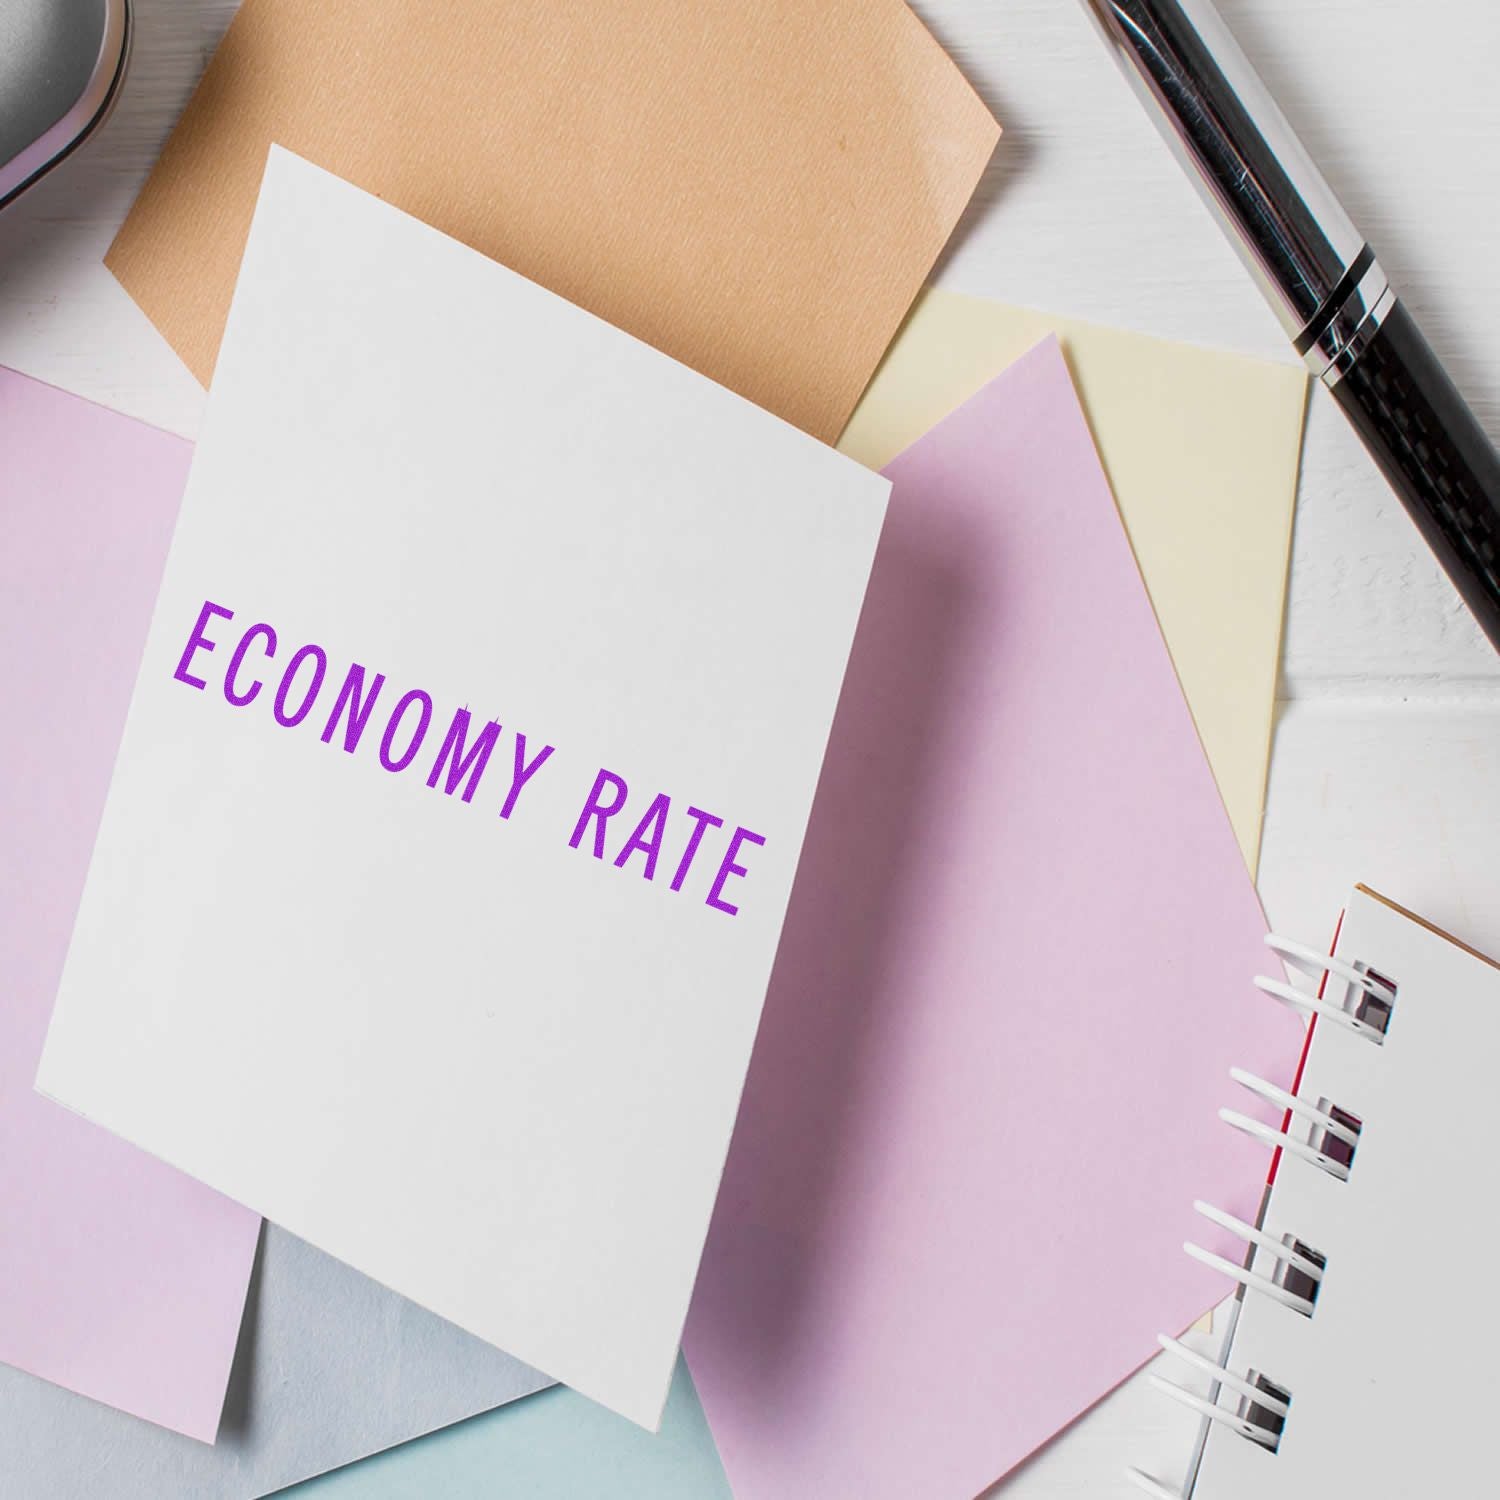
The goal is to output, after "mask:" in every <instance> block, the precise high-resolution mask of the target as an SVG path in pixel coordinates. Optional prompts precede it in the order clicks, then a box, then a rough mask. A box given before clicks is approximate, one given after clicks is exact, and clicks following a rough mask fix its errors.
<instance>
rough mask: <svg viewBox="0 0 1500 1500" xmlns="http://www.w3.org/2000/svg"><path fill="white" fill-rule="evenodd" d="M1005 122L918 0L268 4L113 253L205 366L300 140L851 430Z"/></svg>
mask: <svg viewBox="0 0 1500 1500" xmlns="http://www.w3.org/2000/svg"><path fill="white" fill-rule="evenodd" d="M998 135H999V127H998V126H997V125H996V124H995V122H994V120H993V119H991V117H990V114H989V112H988V110H987V109H986V108H985V106H984V105H983V103H982V102H981V101H980V100H979V98H978V97H977V96H976V95H975V94H974V92H973V91H972V90H971V89H970V87H969V86H968V84H967V83H966V82H965V81H964V79H963V78H962V76H961V75H960V74H959V72H958V70H957V69H956V68H955V67H954V66H953V64H952V63H951V62H950V61H949V59H948V58H947V56H946V55H945V54H944V52H943V51H942V49H941V48H940V47H939V46H938V45H937V43H936V42H935V41H934V40H933V39H932V37H931V36H930V35H929V34H928V33H927V31H926V30H925V29H924V28H923V27H922V25H921V23H920V22H919V21H918V20H917V19H916V17H915V16H913V15H912V13H911V12H910V11H909V10H908V9H907V7H906V6H905V4H903V3H901V0H443V3H442V4H418V3H415V0H245V4H244V6H243V8H242V9H241V10H240V13H239V15H238V16H237V17H236V19H235V21H234V23H233V25H232V26H231V27H230V28H229V31H228V33H227V35H226V36H225V38H224V41H223V43H222V44H221V46H220V47H219V50H218V52H217V53H216V54H215V55H214V58H213V61H212V62H211V63H210V64H209V67H208V71H207V72H206V73H205V74H204V77H203V81H202V82H201V84H200V85H199V87H198V90H197V92H196V93H195V94H194V96H193V98H192V100H191V101H190V103H189V104H188V107H187V109H186V111H185V112H184V114H183V116H182V119H181V121H180V122H179V123H178V126H177V128H176V130H175V131H174V132H173V134H172V136H171V138H170V140H169V141H168V142H167V146H166V149H165V150H164V151H163V153H162V156H161V159H160V161H159V162H158V163H157V165H156V168H155V170H154V171H153V172H152V174H151V177H150V178H149V180H148V181H147V183H146V186H145V188H144V190H143V191H142V193H141V196H140V198H139V199H138V200H137V201H136V204H135V206H134V208H133V209H132V210H131V212H130V216H129V217H128V218H127V220H126V221H125V225H124V227H123V228H122V229H121V231H120V233H119V236H118V237H117V238H116V240H115V242H114V244H113V246H112V247H111V249H110V251H109V255H108V257H107V263H108V265H109V267H110V269H111V270H113V271H114V273H115V275H116V276H117V277H118V278H119V279H120V281H121V282H122V283H123V285H124V286H125V289H126V290H127V291H128V292H129V293H130V294H131V296H132V297H134V298H135V300H136V301H137V302H138V303H139V304H140V305H141V307H142V308H143V309H144V310H145V312H146V313H147V315H148V316H149V317H150V318H151V319H152V321H153V322H154V323H155V324H156V325H157V327H158V328H159V329H160V330H161V331H162V333H163V334H164V335H165V336H166V338H167V340H168V342H169V343H170V344H171V345H172V347H173V348H174V349H176V351H177V352H178V353H179V354H180V355H181V356H182V358H183V360H184V361H185V362H186V363H187V365H188V367H189V368H190V369H191V370H192V371H193V373H194V374H195V375H196V376H197V377H198V379H199V380H200V381H202V382H203V383H204V384H207V383H208V380H209V377H210V375H211V374H212V372H213V366H214V360H215V358H216V356H217V353H218V347H219V337H220V334H221V332H222V330H223V325H224V319H225V316H226V314H227V312H228V309H229V299H230V295H231V293H232V291H233V288H234V282H235V276H236V274H237V271H238V268H239V260H240V253H241V250H242V249H243V247H244V242H245V236H246V233H247V232H248V229H249V225H250V215H251V210H252V209H253V207H254V204H255V196H256V192H257V189H258V187H259V184H260V177H261V172H262V169H263V168H264V166H265V159H266V152H267V149H268V147H269V146H270V145H271V143H272V142H273V141H274V142H278V143H279V144H281V145H284V146H287V147H289V148H290V149H291V150H293V151H295V152H297V153H299V154H300V155H302V156H305V157H308V158H309V159H311V160H312V161H314V162H316V163H318V164H319V165H321V166H324V167H326V168H328V169H329V170H331V171H333V172H336V173H338V175H339V176H341V177H344V178H347V179H348V180H349V181H351V182H353V183H355V184H357V185H358V186H360V187H363V188H366V189H368V190H370V191H372V192H374V193H377V194H379V195H380V196H381V197H383V198H386V199H388V200H389V201H391V202H393V203H395V204H397V205H398V206H399V207H401V208H404V209H407V210H409V211H410V212H411V213H413V214H415V215H416V216H417V217H419V218H421V219H425V220H426V221H428V222H429V223H431V224H433V225H435V226H436V227H437V228H439V229H441V230H444V231H445V232H446V233H448V234H451V235H454V236H456V237H457V238H458V239H460V240H463V241H464V242H466V243H467V244H470V245H472V246H474V247H475V248H476V249H478V250H481V251H483V252H484V253H485V254H486V255H489V256H492V257H494V258H495V259H496V260H499V261H501V262H503V263H504V264H505V265H508V266H510V267H512V268H513V269H515V270H517V271H520V272H521V273H522V274H523V275H525V276H528V277H530V278H532V279H533V280H535V281H539V282H541V283H542V284H543V285H544V286H547V287H549V288H551V289H552V290H553V291H555V292H558V293H560V294H561V295H563V296H565V297H567V298H569V299H570V300H572V301H574V302H577V303H580V304H581V305H582V306H584V307H586V308H588V309H589V310H590V311H592V312H595V313H597V314H598V315H599V316H600V317H602V318H605V319H607V320H608V321H610V322H611V323H615V324H617V325H618V326H620V327H622V328H624V329H627V330H628V331H629V332H631V333H634V334H637V335H638V336H639V337H641V338H643V339H645V340H647V341H648V342H650V343H652V344H655V345H656V346H657V347H658V348H660V349H663V350H665V351H666V352H667V353H668V354H671V355H674V356H675V357H676V358H678V359H680V360H682V361H683V362H684V363H686V364H689V365H692V366H693V367H695V368H696V369H698V370H700V371H702V372H703V373H705V374H707V375H710V376H712V377H713V378H714V379H716V380H718V381H720V382H721V383H723V384H724V385H727V386H729V387H730V388H731V389H733V390H735V391H738V392H740V393H741V394H742V395H744V396H747V397H749V398H750V399H751V400H752V401H755V402H756V403H758V404H759V405H761V406H765V407H768V408H769V409H770V410H772V411H774V412H777V413H778V414H780V415H781V416H783V417H785V418H786V419H787V420H788V421H790V422H793V423H795V424H796V425H797V426H799V427H802V428H805V429H806V430H807V431H809V432H811V433H813V434H815V435H816V436H818V437H821V438H823V439H825V440H828V441H832V440H833V439H834V438H836V437H837V436H838V434H839V430H840V429H841V428H842V427H843V425H844V422H845V419H846V418H847V417H848V415H849V413H850V411H851V410H852V409H853V407H854V403H855V401H856V400H857V399H858V397H859V394H860V391H861V390H862V389H863V388H864V385H865V382H866V381H867V380H868V379H869V377H870V375H871V373H872V372H873V371H874V369H875V365H876V363H877V362H878V361H879V359H880V356H881V353H882V352H883V351H884V349H885V347H886V345H887V344H888V343H889V342H890V339H891V337H892V336H893V335H894V334H895V332H896V329H897V327H898V326H899V324H900V321H901V318H902V315H903V314H904V313H905V311H906V309H907V307H908V306H909V304H910V303H911V300H912V298H913V297H914V296H915V295H916V293H917V290H918V288H919V287H920V286H921V283H922V280H923V278H924V276H925V275H926V273H927V271H928V270H929V269H930V267H931V266H932V263H933V261H934V260H935V259H936V257H937V255H938V252H939V250H940V249H941V248H942V246H943V243H944V242H945V241H946V240H947V238H948V236H949V234H950V232H951V231H952V229H953V226H954V224H955V223H956V221H957V219H958V217H959V214H960V213H961V212H962V210H963V207H964V205H965V203H966V202H967V201H968V199H969V196H970V194H971V193H972V191H973V189H974V186H975V183H976V182H977V181H978V178H979V174H980V172H981V171H982V170H983V167H984V164H985V162H986V160H987V159H988V158H989V155H990V153H991V151H992V150H993V148H994V145H995V141H996V139H997V137H998ZM353 269H354V268H352V267H351V270H353Z"/></svg>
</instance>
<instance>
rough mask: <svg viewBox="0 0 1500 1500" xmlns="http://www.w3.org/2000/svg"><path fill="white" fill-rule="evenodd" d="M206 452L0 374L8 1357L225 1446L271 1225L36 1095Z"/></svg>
mask: <svg viewBox="0 0 1500 1500" xmlns="http://www.w3.org/2000/svg"><path fill="white" fill-rule="evenodd" d="M191 453H192V449H191V447H190V445H189V444H187V443H185V442H183V441H182V440H181V439H180V438H175V437H171V436H170V435H168V434H167V433H164V432H158V431H157V430H155V429H154V428H150V427H145V426H142V425H141V424H140V423H138V422H132V421H130V420H128V419H127V418H125V417H121V416H119V415H117V414H116V413H114V412H110V411H106V410H105V409H104V408H102V407H99V406H94V405H92V404H90V403H89V402H86V401H81V400H79V399H78V398H77V397H75V396H69V395H67V394H65V393H64V392H62V391H58V390H54V389H53V388H52V387H50V386H45V385H41V384H38V383H37V382H36V381H33V380H29V379H27V378H26V377H25V376H22V375H18V374H16V373H15V372H14V371H10V370H4V369H0V642H3V646H0V719H3V722H4V725H5V732H4V733H3V734H0V1360H4V1361H5V1362H6V1363H7V1364H12V1365H16V1366H18V1367H19V1368H21V1369H23V1370H27V1371H30V1372H31V1373H32V1374H35V1375H40V1376H42V1377H44V1378H45V1379H47V1380H51V1381H55V1382H56V1383H57V1384H59V1385H63V1386H67V1387H68V1388H69V1389H70V1390H74V1391H78V1392H81V1393H82V1394H83V1395H86V1396H92V1397H94V1398H95V1399H97V1400H99V1401H105V1402H108V1403H109V1405H111V1406H116V1407H119V1408H120V1409H121V1410H123V1411H127V1412H131V1413H134V1414H135V1415H136V1416H140V1417H145V1418H147V1419H149V1420H150V1421H153V1422H158V1423H160V1424H161V1425H162V1426H164V1427H171V1428H174V1429H176V1430H177V1431H179V1432H183V1433H187V1434H188V1435H190V1436H192V1437H195V1438H201V1439H203V1440H204V1441H207V1442H212V1441H213V1439H214V1435H215V1432H216V1431H217V1429H218V1425H219V1412H220V1408H221V1407H222V1405H223V1402H224V1391H225V1387H226V1385H227V1383H228V1379H229V1367H230V1363H231V1361H232V1359H233V1357H234V1348H235V1340H236V1337H237V1335H238V1330H239V1324H240V1315H241V1312H242V1311H243V1308H244V1302H245V1289H246V1286H247V1284H248V1281H249V1276H250V1265H251V1261H252V1259H253V1257H254V1254H255V1242H256V1236H257V1234H258V1233H259V1228H260V1220H259V1219H258V1218H257V1217H256V1216H255V1215H254V1214H251V1213H250V1212H248V1211H247V1210H245V1209H243V1208H240V1207H239V1206H238V1205H237V1204H234V1203H231V1202H230V1201H229V1200H228V1199H227V1198H223V1197H221V1196H220V1195H219V1194H217V1193H214V1192H211V1191H210V1190H209V1189H208V1188H205V1187H203V1186H201V1185H200V1184H198V1183H196V1182H193V1181H192V1180H191V1179H189V1178H187V1177H184V1176H183V1175H182V1174H181V1173H179V1172H176V1171H173V1170H172V1169H171V1168H169V1167H166V1166H163V1165H162V1164H161V1163H160V1162H158V1161H156V1160H154V1159H153V1158H151V1157H148V1156H146V1155H144V1154H143V1153H142V1152H139V1151H137V1150H135V1149H134V1148H132V1147H130V1146H127V1145H126V1144H125V1143H124V1142H123V1141H120V1140H117V1139H116V1138H115V1137H114V1136H111V1135H108V1134H106V1133H105V1132H104V1131H102V1130H99V1129H97V1128H95V1127H94V1126H92V1125H90V1124H89V1123H88V1122H87V1121H85V1120H82V1119H80V1118H79V1117H78V1116H77V1115H74V1114H71V1113H69V1112H68V1111H67V1110H65V1109H63V1108H61V1107H60V1106H59V1105H56V1104H53V1103H51V1102H50V1101H49V1100H46V1099H43V1098H42V1097H41V1096H40V1095H38V1094H37V1093H35V1092H34V1091H33V1088H32V1081H33V1078H34V1076H35V1074H36V1066H37V1058H38V1057H39V1055H40V1053H41V1048H42V1039H43V1037H44V1036H45V1034H46V1030H47V1021H48V1018H49V1016H50V1015H51V1012H52V1002H53V998H54V996H55V993H56V989H57V982H58V976H59V974H60V972H61V969H62V963H63V957H64V954H65V953H66V951H67V945H68V939H69V935H70V933H71V930H72V925H73V917H74V913H75V911H76V910H77V906H78V900H79V897H80V895H81V894H82V891H83V881H84V875H85V873H86V871H87V869H88V863H89V856H90V854H91V852H92V849H93V842H94V833H95V830H96V828H97V826H98V822H99V817H100V814H101V812H102V811H103V808H104V796H105V792H106V790H107V789H108V786H109V778H110V771H111V768H112V766H113V764H114V758H115V751H116V749H117V747H118V742H119V736H120V729H121V726H122V725H123V724H124V722H125V709H126V705H127V704H128V702H129V700H130V690H131V684H132V683H133V682H134V680H135V673H136V668H137V666H138V665H139V661H140V654H141V646H142V643H143V641H144V640H145V636H146V624H147V621H148V620H149V618H150V615H151V607H152V604H153V602H154V600H155V598H156V589H157V585H158V583H159V582H160V579H161V570H162V560H163V559H164V557H165V556H166V551H167V540H168V538H169V537H170V535H171V532H172V525H173V522H174V520H175V518H176V515H177V504H178V501H179V499H180V498H181V496H182V488H183V483H184V481H185V479H186V477H187V469H188V460H189V458H190V456H191ZM101 1482H102V1481H101ZM0 1487H3V1486H0Z"/></svg>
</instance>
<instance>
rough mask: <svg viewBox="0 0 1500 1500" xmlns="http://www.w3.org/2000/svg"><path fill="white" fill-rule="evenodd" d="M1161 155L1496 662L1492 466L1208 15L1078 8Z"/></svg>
mask: <svg viewBox="0 0 1500 1500" xmlns="http://www.w3.org/2000/svg"><path fill="white" fill-rule="evenodd" d="M1087 4H1088V6H1089V8H1090V9H1091V10H1092V12H1093V14H1094V17H1095V19H1096V20H1097V21H1098V23H1099V25H1100V27H1101V28H1102V30H1103V32H1104V35H1105V37H1106V39H1107V40H1108V42H1109V44H1110V47H1111V49H1112V50H1113V51H1114V52H1115V54H1116V56H1117V58H1118V60H1119V61H1120V63H1121V65H1122V67H1123V68H1124V70H1125V74H1126V76H1127V77H1128V78H1129V80H1130V81H1131V83H1132V84H1133V85H1134V87H1135V89H1136V92H1137V93H1138V94H1139V95H1140V96H1141V98H1142V99H1143V100H1144V101H1145V103H1146V105H1147V107H1148V110H1149V111H1150V113H1151V114H1152V116H1153V117H1154V118H1155V120H1156V122H1157V125H1158V126H1159V128H1160V129H1161V132H1162V134H1163V135H1164V136H1165V137H1166V139H1167V143H1168V144H1169V145H1170V146H1171V147H1172V149H1173V151H1174V153H1175V154H1176V155H1177V157H1178V159H1179V160H1180V161H1182V162H1183V164H1184V165H1185V166H1186V167H1187V168H1188V169H1189V171H1190V173H1191V175H1192V176H1193V177H1194V178H1195V180H1196V181H1197V182H1198V184H1199V187H1200V188H1201V190H1202V192H1203V196H1204V198H1205V199H1206V200H1207V202H1208V204H1209V206H1210V208H1212V209H1213V211H1214V214H1215V216H1216V217H1217V218H1218V220H1219V222H1220V225H1221V227H1222V228H1223V229H1224V231H1225V233H1226V234H1227V235H1228V236H1229V239H1230V240H1231V242H1232V243H1233V244H1234V247H1235V249H1236V250H1238V251H1239V254H1240V258H1241V259H1242V260H1243V261H1244V262H1245V264H1246V266H1247V267H1248V268H1249V270H1250V274H1251V275H1252V276H1253V277H1254V278H1255V281H1256V283H1257V284H1258V285H1259V287H1260V289H1261V291H1262V292H1263V293H1264V295H1265V298H1266V300H1267V301H1268V302H1269V303H1270V304H1271V306H1272V308H1273V309H1275V312H1276V314H1277V316H1278V317H1279V318H1280V320H1281V323H1282V326H1283V327H1284V328H1285V329H1286V331H1287V334H1288V336H1289V337H1290V338H1291V340H1292V343H1293V344H1294V345H1295V347H1296V348H1297V350H1298V352H1299V353H1300V354H1301V355H1302V357H1303V359H1304V360H1305V361H1306V364H1307V367H1308V369H1309V370H1311V371H1312V373H1313V375H1314V376H1316V377H1317V379H1319V380H1321V381H1322V382H1323V384H1324V385H1325V386H1327V387H1328V388H1329V390H1331V391H1332V392H1333V396H1334V399H1335V400H1336V401H1337V402H1338V403H1339V405H1340V406H1341V407H1343V409H1344V412H1345V414H1346V415H1347V416H1348V418H1349V420H1350V421H1351V422H1352V423H1353V424H1354V426H1355V427H1356V429H1357V430H1358V432H1359V435H1360V437H1361V438H1362V439H1363V440H1364V443H1365V446H1366V447H1367V448H1368V449H1369V451H1370V453H1371V455H1372V456H1373V457H1374V459H1375V462H1376V463H1377V464H1378V465H1379V466H1380V469H1381V471H1382V472H1383V473H1384V474H1385V477H1386V478H1387V480H1389V481H1390V484H1391V487H1392V488H1393V489H1394V490H1395V491H1396V493H1397V494H1398V495H1399V496H1400V497H1401V500H1402V503H1403V504H1404V505H1405V506H1406V509H1407V511H1408V512H1409V513H1410V515H1411V518H1412V520H1413V521H1415V522H1416V524H1417V529H1418V530H1419V531H1420V532H1421V533H1422V536H1423V537H1424V538H1425V540H1426V542H1427V544H1428V546H1430V547H1431V548H1432V550H1433V552H1435V553H1436V554H1437V558H1438V561H1439V562H1441V563H1442V565H1443V567H1444V569H1445V570H1446V571H1447V573H1448V576H1449V577H1450V578H1451V579H1452V580H1453V582H1454V584H1455V586H1456V587H1457V589H1458V591H1459V593H1460V594H1461V595H1462V596H1463V599H1464V602H1465V603H1466V604H1467V605H1468V606H1469V608H1470V609H1471V610H1472V611H1473V613H1474V616H1475V618H1476V619H1477V620H1478V621H1479V624H1480V626H1481V627H1482V628H1483V630H1484V633H1485V634H1486V635H1487V636H1488V637H1489V638H1490V642H1491V644H1493V645H1494V647H1495V648H1496V650H1500V455H1497V454H1496V451H1495V447H1494V445H1493V444H1492V443H1491V442H1490V440H1489V438H1488V437H1487V436H1486V435H1485V433H1484V430H1483V428H1481V427H1480V425H1479V423H1478V421H1477V420H1476V418H1475V416H1474V413H1473V412H1472V411H1471V410H1470V409H1469V407H1468V406H1467V404H1466V403H1465V402H1464V399H1463V397H1462V396H1460V395H1459V393H1458V391H1457V390H1456V389H1455V388H1454V385H1453V382H1452V381H1451V380H1449V378H1448V376H1447V374H1446V372H1445V371H1444V370H1443V367H1442V366H1441V365H1440V364H1439V363H1438V360H1437V356H1436V355H1435V354H1434V353H1433V352H1432V349H1431V348H1430V346H1429V345H1428V343H1427V340H1426V339H1425V338H1423V336H1422V333H1421V330H1420V329H1419V328H1418V327H1417V325H1416V323H1415V322H1414V321H1413V319H1412V317H1411V314H1410V313H1409V312H1407V310H1406V308H1405V307H1404V306H1402V304H1401V303H1400V302H1399V301H1398V300H1397V297H1396V294H1395V292H1394V291H1393V290H1392V289H1391V287H1390V285H1389V284H1388V283H1387V281H1386V278H1385V275H1384V273H1383V272H1382V271H1381V269H1380V263H1379V262H1378V261H1377V260H1376V259H1375V255H1374V252H1373V251H1372V250H1371V249H1370V247H1369V245H1368V244H1366V243H1365V240H1364V237H1363V236H1362V235H1361V234H1360V233H1359V232H1358V231H1357V230H1356V229H1355V227H1354V225H1353V224H1352V223H1350V221H1349V216H1348V215H1347V214H1346V213H1345V212H1344V210H1343V209H1342V208H1341V207H1340V206H1339V202H1338V199H1336V198H1335V197H1334V195H1333V192H1332V190H1331V189H1330V188H1329V186H1328V184H1327V183H1326V182H1324V180H1323V178H1322V176H1321V175H1320V174H1319V172H1318V169H1317V168H1316V167H1315V166H1314V165H1313V163H1312V160H1311V158H1310V157H1309V156H1308V154H1307V152H1306V151H1305V150H1304V149H1303V148H1302V145H1301V143H1300V142H1299V141H1298V140H1297V138H1296V136H1295V135H1293V133H1292V130H1291V127H1290V126H1289V125H1288V124H1287V122H1286V120H1285V118H1284V117H1283V116H1282V113H1281V111H1280V110H1279V109H1278V108H1277V107H1276V103H1275V101H1274V100H1273V99H1272V98H1271V96H1270V94H1269V92H1268V91H1267V90H1266V86H1265V85H1264V84H1263V83H1262V82H1261V80H1260V78H1259V77H1258V76H1257V75H1256V73H1255V70H1254V69H1253V68H1252V67H1251V66H1250V63H1249V62H1248V60H1247V59H1246V57H1245V55H1244V53H1243V52H1241V51H1240V49H1239V47H1238V46H1237V45H1236V43H1235V41H1234V38H1233V37H1232V36H1231V35H1230V33H1229V31H1228V28H1227V27H1226V26H1225V25H1224V23H1223V21H1222V20H1220V18H1219V16H1218V13H1217V12H1216V11H1215V10H1214V8H1213V6H1212V5H1211V4H1209V3H1208V0H1087Z"/></svg>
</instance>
